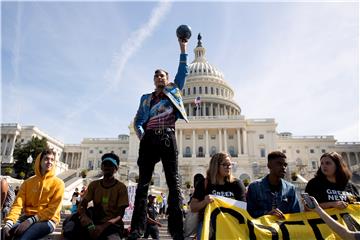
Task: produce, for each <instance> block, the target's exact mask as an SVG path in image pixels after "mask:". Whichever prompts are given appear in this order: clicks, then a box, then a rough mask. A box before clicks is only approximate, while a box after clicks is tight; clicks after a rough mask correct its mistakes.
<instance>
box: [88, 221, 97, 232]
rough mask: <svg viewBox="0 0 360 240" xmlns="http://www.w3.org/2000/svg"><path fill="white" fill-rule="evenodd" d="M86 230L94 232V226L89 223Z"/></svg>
mask: <svg viewBox="0 0 360 240" xmlns="http://www.w3.org/2000/svg"><path fill="white" fill-rule="evenodd" d="M87 229H88V230H89V231H93V230H95V225H94V224H93V223H90V224H89V225H87Z"/></svg>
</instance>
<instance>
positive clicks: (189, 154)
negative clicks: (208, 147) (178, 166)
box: [184, 147, 191, 157]
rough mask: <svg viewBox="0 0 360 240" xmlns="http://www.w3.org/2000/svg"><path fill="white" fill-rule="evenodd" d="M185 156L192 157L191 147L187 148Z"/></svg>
mask: <svg viewBox="0 0 360 240" xmlns="http://www.w3.org/2000/svg"><path fill="white" fill-rule="evenodd" d="M184 157H191V149H190V147H186V148H185V156H184Z"/></svg>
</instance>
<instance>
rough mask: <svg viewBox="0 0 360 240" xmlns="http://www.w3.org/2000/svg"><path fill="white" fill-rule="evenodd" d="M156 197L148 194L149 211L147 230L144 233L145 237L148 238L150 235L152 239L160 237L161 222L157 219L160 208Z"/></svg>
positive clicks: (147, 211)
mask: <svg viewBox="0 0 360 240" xmlns="http://www.w3.org/2000/svg"><path fill="white" fill-rule="evenodd" d="M155 203H156V197H155V196H153V195H151V194H150V195H149V196H148V204H147V208H146V213H147V222H146V230H145V234H144V238H146V239H147V238H148V237H149V235H150V236H151V238H152V239H159V228H158V227H161V226H162V225H161V223H160V222H159V221H157V220H156V219H157V217H158V215H159V210H158V208H157V207H156V204H155Z"/></svg>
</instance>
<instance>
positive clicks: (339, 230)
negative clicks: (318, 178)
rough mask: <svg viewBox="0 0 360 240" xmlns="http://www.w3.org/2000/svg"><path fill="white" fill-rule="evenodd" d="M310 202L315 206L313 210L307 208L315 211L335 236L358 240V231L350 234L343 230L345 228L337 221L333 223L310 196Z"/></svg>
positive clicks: (359, 236) (359, 233)
mask: <svg viewBox="0 0 360 240" xmlns="http://www.w3.org/2000/svg"><path fill="white" fill-rule="evenodd" d="M310 198H311V200H312V202H313V203H314V205H315V208H314V209H311V208H308V207H307V209H309V210H313V211H315V212H316V213H317V214H319V216H320V217H321V218H322V220H324V222H325V223H326V224H327V225H328V227H329V228H331V230H333V231H334V232H335V233H336V234H337V235H339V236H340V237H341V238H342V239H347V240H360V231H356V232H351V231H349V230H348V229H346V228H345V226H343V225H341V224H340V223H338V222H337V221H335V220H334V219H333V218H332V217H330V216H329V214H327V213H326V212H325V211H324V209H322V208H321V206H320V205H319V203H318V202H317V201H316V199H315V198H314V197H312V196H310Z"/></svg>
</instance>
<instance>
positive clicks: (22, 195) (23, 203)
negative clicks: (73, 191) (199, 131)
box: [5, 154, 65, 227]
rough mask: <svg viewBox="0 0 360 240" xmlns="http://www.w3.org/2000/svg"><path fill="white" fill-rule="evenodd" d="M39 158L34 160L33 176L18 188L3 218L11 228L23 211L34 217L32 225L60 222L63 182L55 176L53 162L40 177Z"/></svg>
mask: <svg viewBox="0 0 360 240" xmlns="http://www.w3.org/2000/svg"><path fill="white" fill-rule="evenodd" d="M40 156H41V154H39V155H38V156H37V158H36V160H35V175H34V176H32V177H30V178H29V179H27V180H25V181H24V182H23V184H22V185H21V186H20V190H19V192H18V194H17V196H16V199H15V202H14V204H13V206H12V207H11V210H10V212H9V214H8V215H7V217H6V218H5V221H6V224H7V225H8V226H9V227H11V226H12V224H14V223H15V222H16V221H17V220H18V219H19V216H20V214H21V211H22V210H24V214H25V215H26V216H34V217H33V218H31V219H32V221H31V222H32V223H34V222H37V221H48V220H51V221H52V222H54V223H55V224H58V223H59V221H60V210H61V203H62V199H63V196H64V188H65V187H64V186H65V185H64V182H63V180H61V179H60V178H58V177H56V176H55V168H56V166H55V162H54V166H53V167H52V169H51V170H50V171H48V172H45V175H44V176H42V175H41V171H40V167H41V165H40V161H41V159H40Z"/></svg>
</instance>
